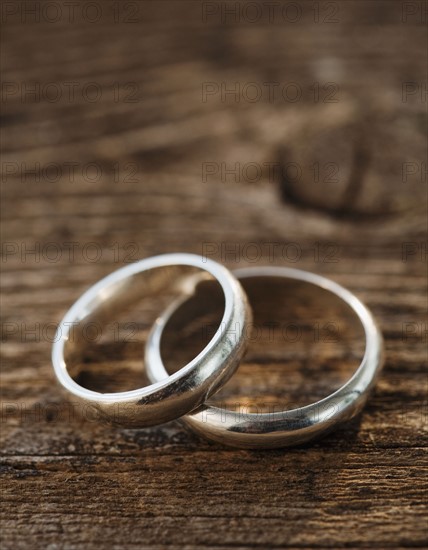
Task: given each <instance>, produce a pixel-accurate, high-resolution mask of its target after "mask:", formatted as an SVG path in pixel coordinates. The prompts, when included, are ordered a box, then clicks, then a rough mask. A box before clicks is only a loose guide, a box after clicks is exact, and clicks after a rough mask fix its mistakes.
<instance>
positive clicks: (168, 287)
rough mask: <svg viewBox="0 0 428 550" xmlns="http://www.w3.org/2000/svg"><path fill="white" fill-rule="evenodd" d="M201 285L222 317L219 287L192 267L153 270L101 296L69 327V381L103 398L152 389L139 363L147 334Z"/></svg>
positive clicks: (206, 275) (141, 364)
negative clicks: (204, 282)
mask: <svg viewBox="0 0 428 550" xmlns="http://www.w3.org/2000/svg"><path fill="white" fill-rule="evenodd" d="M189 276H191V277H190V278H189ZM199 279H202V280H209V281H210V282H211V285H212V288H215V289H216V295H217V296H218V297H219V299H218V302H217V305H219V307H220V309H221V307H222V312H224V297H223V298H222V296H224V295H223V291H222V288H221V285H220V284H219V283H218V282H217V281H216V280H215V279H214V278H213V277H212V276H211V275H210V274H209V273H208V272H206V271H202V270H201V269H198V268H193V267H190V266H189V267H188V266H169V267H161V268H154V269H151V270H150V271H145V272H142V273H138V274H136V275H134V276H132V277H130V278H128V279H126V280H124V281H121V282H120V283H117V284H116V285H113V287H111V288H109V289H106V290H103V291H102V292H101V293H99V294H98V295H97V300H96V303H94V304H93V305H92V306H91V309H92V312H91V313H90V314H89V315H87V316H86V317H85V318H84V319H83V320H82V321H81V322H80V323H79V324H78V325H76V326H74V327H73V329H72V331H71V332H70V339H69V340H68V341H67V342H66V344H65V348H64V357H65V361H66V364H67V370H68V372H69V374H70V376H72V378H73V379H74V380H75V381H76V382H77V383H78V384H79V385H81V386H83V387H84V388H87V389H89V390H92V391H97V392H103V393H109V392H123V391H130V390H134V389H139V388H142V387H145V386H148V385H150V381H149V380H148V378H147V376H146V371H145V368H144V363H143V362H144V346H145V343H146V340H147V336H148V333H149V331H150V329H151V327H152V326H153V323H154V322H155V321H156V319H157V318H158V316H159V315H160V314H161V313H162V312H163V311H164V310H165V309H166V308H167V307H168V306H169V305H170V304H171V303H172V302H173V301H174V300H176V299H177V298H178V297H182V296H183V293H184V292H189V291H191V290H192V285H193V284H197V281H198V280H199ZM192 280H194V281H195V282H194V283H192ZM221 304H223V306H221ZM185 364H186V362H183V363H181V364H180V365H177V370H178V369H179V368H181V367H183V366H185Z"/></svg>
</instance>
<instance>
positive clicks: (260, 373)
mask: <svg viewBox="0 0 428 550" xmlns="http://www.w3.org/2000/svg"><path fill="white" fill-rule="evenodd" d="M240 282H241V284H242V286H243V287H244V290H245V291H246V293H247V296H248V298H249V302H250V304H251V307H252V310H253V316H254V319H253V323H252V325H251V326H250V327H249V328H248V331H247V332H246V338H247V344H248V348H247V353H246V355H245V358H244V359H243V361H242V362H241V364H240V366H239V368H238V370H237V372H236V373H235V374H234V375H233V376H232V378H231V379H230V380H229V381H228V382H227V383H226V384H225V386H223V388H221V390H220V391H219V392H218V393H216V394H215V395H214V396H213V397H211V398H210V404H216V405H217V406H222V407H226V408H232V409H234V408H236V407H238V406H239V407H244V408H246V409H247V410H248V412H258V413H260V412H269V411H272V410H286V409H292V408H296V407H301V406H304V405H308V404H310V403H314V402H316V401H319V400H320V399H322V398H324V397H327V396H328V395H330V394H331V393H332V392H334V391H335V390H337V389H339V388H340V387H341V386H342V385H343V384H344V383H346V382H347V381H348V380H349V379H350V378H351V376H352V375H353V374H354V372H355V371H356V370H357V368H358V366H359V365H360V363H361V360H362V358H363V355H364V350H365V335H364V329H363V327H362V325H361V323H360V321H359V319H358V317H357V315H356V314H355V312H354V311H353V310H352V309H351V308H350V307H349V306H348V305H347V304H346V303H345V302H343V300H341V299H340V298H339V297H337V296H335V295H334V294H332V293H331V292H329V291H326V290H324V289H322V288H320V287H317V286H315V285H312V284H310V283H305V282H301V281H295V280H292V279H285V278H280V277H251V278H243V279H241V280H240ZM220 298H221V297H220V295H219V292H218V289H216V288H215V286H213V285H212V283H211V282H210V281H207V282H205V283H204V284H201V285H199V286H198V288H197V290H196V292H195V294H194V295H193V296H192V297H191V298H190V299H189V300H188V301H187V302H185V303H184V304H182V305H181V306H180V307H179V308H178V309H177V310H176V311H175V312H174V313H173V314H172V316H171V318H170V320H169V321H168V323H167V325H166V327H165V329H164V332H163V335H162V339H161V356H162V360H163V362H164V364H165V367H166V369H167V371H168V372H169V373H170V374H171V373H173V372H175V371H176V370H177V369H178V367H179V366H180V365H182V364H185V363H186V362H188V361H189V360H191V359H192V358H193V357H195V355H197V354H198V353H199V352H200V351H201V350H202V349H203V348H204V347H205V345H206V343H207V341H209V339H210V338H211V337H212V336H213V334H214V332H215V330H216V327H218V326H219V323H220V322H221V316H222V309H221V299H220ZM273 407H274V409H273Z"/></svg>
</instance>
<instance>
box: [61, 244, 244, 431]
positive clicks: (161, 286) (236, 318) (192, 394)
mask: <svg viewBox="0 0 428 550" xmlns="http://www.w3.org/2000/svg"><path fill="white" fill-rule="evenodd" d="M189 268H190V269H189ZM200 270H202V271H203V272H204V276H205V278H207V277H208V278H210V279H211V280H212V279H213V278H214V279H216V280H217V282H218V283H219V285H220V286H221V289H222V291H223V294H224V315H223V321H222V323H224V326H226V327H228V329H230V330H232V329H233V332H234V338H230V337H229V335H228V334H226V333H225V332H223V331H222V330H220V329H219V330H218V331H217V332H216V333H215V334H214V337H213V338H212V339H211V341H210V342H209V343H208V345H207V346H206V347H205V348H204V349H203V350H202V351H201V352H200V353H199V354H198V355H197V357H195V358H194V359H193V360H192V361H190V362H189V363H188V364H187V365H185V366H184V367H183V368H181V369H180V370H179V371H178V372H176V373H175V374H173V375H172V376H170V377H167V378H165V377H162V378H163V379H162V380H161V381H158V382H155V383H153V384H152V385H150V386H147V387H144V388H141V389H137V390H132V391H126V392H118V393H99V392H96V391H92V390H89V389H86V388H84V387H82V386H80V385H79V384H78V383H77V382H76V381H75V380H73V378H72V377H71V376H70V374H69V368H71V367H72V364H73V358H74V357H76V354H78V352H79V351H80V350H82V349H83V348H84V347H85V344H86V341H85V338H83V337H82V334H83V331H82V330H79V328H80V327H83V326H85V324H87V323H89V322H95V321H97V322H99V323H103V325H104V324H105V323H106V322H108V321H109V320H111V319H113V318H114V315H115V314H117V313H118V312H119V311H122V310H123V309H124V308H126V307H129V306H130V305H132V304H135V302H136V300H137V299H140V298H142V297H144V296H145V295H148V294H149V293H150V294H153V293H157V292H161V291H162V290H165V289H171V288H173V289H174V290H176V291H177V293H178V294H179V295H186V293H187V294H188V293H190V292H193V290H194V286H195V285H196V284H197V280H200V279H201V273H200ZM189 273H192V274H193V273H195V275H193V276H189ZM250 319H251V313H250V311H249V308H248V304H247V299H246V295H245V293H244V292H243V290H242V288H241V285H240V283H239V282H238V281H237V280H236V279H235V277H234V276H233V275H232V274H231V273H230V272H229V271H228V270H227V269H226V268H224V267H223V266H221V265H220V264H218V263H216V262H214V261H212V260H204V261H203V260H202V258H201V257H200V256H196V255H193V254H166V255H162V256H156V257H153V258H148V259H145V260H141V261H139V262H136V263H134V264H131V265H128V266H125V267H123V268H121V269H119V270H117V271H115V272H114V273H112V274H111V275H109V276H107V277H105V278H104V279H102V280H101V281H99V282H98V283H97V284H95V285H94V286H93V287H91V288H90V289H89V290H87V291H86V292H85V293H84V294H83V295H82V296H81V297H80V298H79V299H78V300H77V302H76V303H75V304H74V305H73V306H72V307H71V309H70V310H69V311H68V313H67V314H66V315H65V317H64V319H63V320H62V321H61V323H60V324H59V326H58V330H57V335H56V338H55V343H54V345H53V349H52V363H53V367H54V370H55V374H56V376H57V378H58V380H59V382H60V384H61V385H62V386H63V387H64V388H65V389H66V390H67V391H68V392H70V393H71V394H72V395H73V396H75V397H76V398H77V399H78V400H79V403H83V404H84V405H85V406H89V407H90V408H91V410H93V409H94V410H95V411H96V412H97V414H98V416H100V417H101V418H102V419H106V420H108V421H110V422H113V423H116V424H119V425H125V426H135V427H142V426H152V425H155V424H161V423H163V422H167V421H169V420H173V419H175V418H178V417H180V416H182V415H183V414H186V413H188V412H189V411H191V410H193V409H194V408H195V407H198V406H199V405H201V404H202V403H203V402H204V401H205V400H206V399H207V398H208V397H209V396H210V395H212V393H213V392H215V391H216V390H217V389H218V388H219V387H220V386H221V385H223V384H224V383H225V382H226V381H227V380H228V379H229V378H230V376H231V375H232V374H233V372H234V371H235V369H236V368H237V366H238V364H239V360H240V359H241V356H242V354H243V352H244V344H245V339H244V334H245V327H246V325H247V323H248V322H250Z"/></svg>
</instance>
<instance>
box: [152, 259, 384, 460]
mask: <svg viewBox="0 0 428 550" xmlns="http://www.w3.org/2000/svg"><path fill="white" fill-rule="evenodd" d="M233 273H234V275H235V277H236V278H237V279H239V280H243V279H245V278H250V277H252V278H254V277H282V278H286V279H294V280H297V281H302V282H306V283H309V284H312V285H315V286H317V287H321V288H322V289H324V290H327V291H329V292H331V293H332V294H334V295H336V296H338V297H339V298H340V299H341V300H343V301H344V302H345V303H346V304H348V306H350V307H351V309H352V310H353V311H354V312H355V314H356V315H357V317H358V318H359V320H360V322H361V324H362V326H363V329H364V333H365V339H366V346H365V352H364V356H363V359H362V361H361V364H360V365H359V367H358V369H357V370H356V372H355V373H354V375H353V376H352V377H351V379H350V380H349V381H348V382H346V383H345V384H344V385H343V386H342V387H341V388H339V389H338V390H337V391H335V392H334V393H332V394H331V395H329V396H328V397H326V398H324V399H322V400H320V401H318V402H316V403H313V404H311V405H307V406H304V407H300V408H296V409H292V410H284V411H276V412H273V413H261V414H258V413H250V412H249V413H245V415H242V414H240V412H237V411H232V410H229V409H227V410H225V409H224V408H219V407H215V406H211V405H209V404H204V405H202V406H201V407H199V408H198V409H196V410H195V411H193V412H192V413H191V414H189V415H186V416H185V417H183V421H184V422H185V423H186V424H187V425H188V426H190V427H191V428H192V429H193V430H194V431H196V432H197V433H198V434H199V435H202V436H204V437H206V438H208V439H211V440H213V441H216V442H219V443H222V444H226V445H231V446H234V447H241V448H248V449H257V448H275V447H287V446H293V445H298V444H301V443H305V442H307V441H309V440H311V439H313V438H315V437H318V436H320V435H322V434H324V433H326V432H327V431H330V430H331V429H332V428H333V427H335V426H336V425H337V424H339V423H342V422H343V421H345V420H349V419H350V418H352V417H353V416H355V415H356V414H357V413H358V412H359V411H360V410H361V409H362V407H363V405H364V403H365V401H366V399H367V396H368V393H369V391H370V389H371V388H372V387H373V385H374V383H375V379H376V376H377V374H378V373H379V371H380V369H381V367H382V361H383V359H382V356H383V352H382V349H383V344H382V335H381V333H380V331H379V329H378V327H377V325H376V323H375V321H374V319H373V316H372V314H371V313H370V311H369V310H368V309H367V308H366V306H365V305H364V304H363V303H362V302H361V301H360V300H359V299H358V298H357V297H356V296H354V295H353V294H352V293H351V292H350V291H348V290H346V289H345V288H344V287H342V286H340V285H339V284H337V283H335V282H333V281H331V280H329V279H327V278H325V277H322V276H319V275H315V274H313V273H309V272H306V271H301V270H297V269H292V268H286V267H261V268H245V269H239V270H236V271H234V272H233ZM180 303H183V301H182V300H181V301H177V302H176V304H175V305H174V306H172V307H170V308H168V309H167V310H166V311H165V312H164V314H163V315H162V316H161V317H160V318H159V319H158V321H157V323H156V325H155V326H154V327H153V329H152V332H151V334H150V335H149V338H148V341H147V345H146V358H145V364H146V369H147V374H148V376H149V379H150V380H152V381H161V380H163V379H165V377H166V376H168V373H167V371H166V369H165V366H164V364H163V362H162V358H161V351H160V344H161V338H162V333H163V330H164V328H165V326H166V324H167V323H168V321H169V319H170V318H171V316H172V315H173V313H174V311H175V310H176V309H178V307H179V306H180Z"/></svg>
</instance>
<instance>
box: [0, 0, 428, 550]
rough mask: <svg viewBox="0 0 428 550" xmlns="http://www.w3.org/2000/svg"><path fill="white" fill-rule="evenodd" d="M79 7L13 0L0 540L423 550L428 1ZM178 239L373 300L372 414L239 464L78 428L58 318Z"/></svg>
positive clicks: (5, 50) (6, 122)
mask: <svg viewBox="0 0 428 550" xmlns="http://www.w3.org/2000/svg"><path fill="white" fill-rule="evenodd" d="M71 4H72V6H70V3H67V2H58V1H54V2H37V3H35V2H15V1H14V2H11V1H9V2H8V1H6V2H4V3H3V6H2V15H1V16H2V24H3V33H2V34H3V38H2V58H1V59H2V115H1V123H2V180H1V185H2V199H3V200H2V218H3V222H2V271H3V276H2V296H3V297H2V317H3V321H2V340H3V341H2V357H3V358H2V417H1V437H2V447H1V462H2V500H3V504H2V511H1V514H2V547H3V548H8V549H9V548H10V549H12V548H13V549H16V548H49V549H57V548H58V549H60V548H85V549H90V548H99V547H105V548H166V547H171V548H172V547H186V548H202V547H216V548H232V547H233V548H246V547H258V548H280V547H287V548H293V547H294V548H303V547H319V548H321V547H333V548H339V547H345V546H346V547H365V548H392V547H394V548H398V547H411V546H415V547H417V546H424V545H426V544H427V542H428V540H427V529H426V504H427V492H426V477H425V478H424V473H425V474H426V471H425V472H424V466H426V452H425V451H426V444H427V439H426V428H427V424H426V389H427V385H426V374H425V373H426V358H427V356H426V339H427V336H426V335H427V330H426V312H427V301H426V221H427V218H426V207H427V201H426V197H427V189H426V162H427V159H426V148H427V142H426V114H427V96H426V86H427V82H426V64H427V50H426V44H427V29H426V22H427V19H426V7H427V3H426V2H425V1H400V0H388V1H375V0H373V1H372V0H361V1H352V0H351V1H349V0H348V1H343V2H339V1H327V2H323V1H320V2H318V1H300V2H297V1H294V2H288V1H282V0H279V1H278V2H276V3H275V2H274V3H273V4H274V5H273V6H272V3H270V4H271V6H270V7H269V6H268V4H269V3H267V2H257V3H254V2H245V1H241V2H218V1H210V2H199V1H194V2H193V1H187V0H186V1H182V0H171V1H163V0H160V1H158V2H154V1H153V2H152V1H129V2H126V1H120V2H113V1H103V2H84V1H79V2H76V3H71ZM250 243H252V244H251V245H250ZM171 251H187V252H194V253H196V254H203V253H205V254H207V255H209V257H211V258H213V259H218V260H219V261H222V262H223V263H225V264H227V265H228V266H229V267H231V268H234V267H238V266H242V265H265V264H270V265H291V266H294V267H298V268H302V269H309V270H312V271H315V272H318V273H322V274H325V275H327V276H330V277H331V278H333V279H334V280H336V281H338V282H339V283H342V284H344V285H345V286H347V287H349V288H350V289H351V290H352V291H354V292H355V293H356V294H357V295H358V296H359V297H361V298H362V299H363V300H364V301H365V302H366V303H367V304H368V306H369V307H370V308H371V309H372V310H373V312H374V314H375V316H376V317H377V319H378V321H379V323H380V325H381V328H382V330H383V332H384V336H385V345H386V364H385V368H384V371H383V374H382V376H381V379H380V380H379V383H378V386H377V388H376V391H375V394H374V395H373V396H372V398H371V399H370V401H369V404H368V406H367V407H366V409H365V410H364V412H363V414H362V415H361V417H360V418H359V419H357V420H356V421H354V422H353V423H351V425H348V426H346V427H344V428H342V429H341V430H339V431H337V432H336V433H334V434H332V435H330V436H328V437H327V438H325V439H323V440H320V441H318V442H315V443H314V444H311V445H307V446H305V447H301V448H296V449H291V450H277V451H269V452H247V451H239V450H231V449H226V448H221V447H219V446H216V445H211V444H210V443H208V442H205V441H202V440H200V439H199V438H197V437H196V436H194V435H192V434H190V433H188V432H186V431H185V430H184V429H183V428H182V426H181V425H180V424H179V423H178V422H177V423H171V424H169V425H166V426H161V427H156V428H152V429H146V430H137V431H133V430H125V429H123V430H121V429H117V428H111V427H108V426H102V425H99V424H96V423H93V422H88V421H85V420H82V419H80V418H79V417H77V416H75V415H70V414H69V408H68V406H67V404H66V401H65V399H64V397H63V396H62V395H61V394H60V393H59V390H58V387H57V386H56V384H55V381H54V377H53V372H52V368H51V364H50V348H51V339H52V333H53V328H52V327H53V326H54V325H55V323H58V322H59V321H60V320H61V317H62V315H63V314H64V313H65V311H66V310H67V309H68V307H69V306H70V305H71V304H72V303H73V301H74V300H75V299H76V298H77V297H78V296H79V295H80V294H81V292H83V291H84V290H85V289H86V288H88V286H90V285H91V284H92V283H93V282H95V281H96V280H98V279H99V278H100V277H102V276H104V275H106V274H108V273H110V272H111V271H112V270H114V269H116V268H118V267H120V266H121V265H124V264H125V263H126V262H128V261H134V260H137V259H139V258H143V257H146V256H150V255H153V254H158V253H165V252H171ZM143 332H144V331H143ZM105 351H106V353H105V356H104V358H101V359H99V362H100V364H101V365H104V364H105V365H106V368H107V364H108V365H110V366H112V367H114V368H116V369H117V371H116V372H118V373H122V372H125V371H126V368H127V367H129V365H133V366H134V367H135V368H136V369H139V368H140V361H141V346H139V345H133V346H124V347H123V349H122V348H118V346H116V347H114V346H113V347H111V346H110V347H108V348H106V350H105ZM103 361H105V363H103ZM253 362H254V363H257V360H255V359H254V357H253ZM253 366H254V369H253V371H252V372H253V378H250V377H251V371H250V369H249V367H248V370H247V371H245V372H246V373H248V375H247V376H246V377H245V381H246V382H245V383H246V384H247V385H248V390H249V391H250V390H251V384H250V383H251V382H252V383H253V390H254V391H256V388H257V387H258V385H260V384H264V385H268V384H269V380H270V378H269V377H267V378H266V371H265V370H264V371H263V372H262V370H261V369H260V368H259V369H257V364H256V365H253ZM264 368H265V369H268V368H269V365H264ZM338 368H339V370H340V365H339V367H338ZM121 369H123V370H121ZM298 370H299V364H297V365H296V372H298ZM268 372H269V371H268ZM306 372H307V371H306ZM310 372H311V373H313V374H314V376H316V370H315V369H313V370H312V371H310ZM321 375H323V371H321V372H320V373H319V376H320V377H321ZM290 376H291V379H292V375H290ZM323 376H324V375H323ZM315 381H316V380H315ZM313 382H314V381H313V380H311V383H313ZM285 383H286V382H285ZM276 389H278V388H276ZM284 391H287V388H285V390H284Z"/></svg>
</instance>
